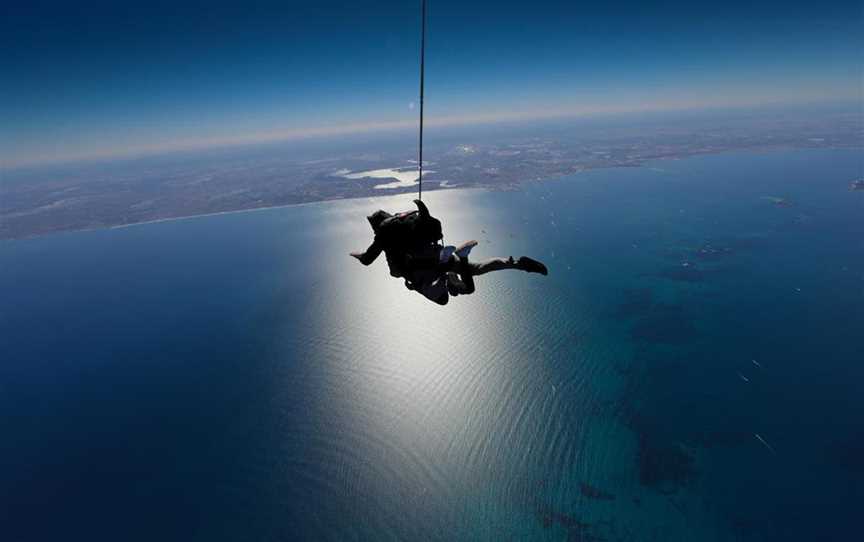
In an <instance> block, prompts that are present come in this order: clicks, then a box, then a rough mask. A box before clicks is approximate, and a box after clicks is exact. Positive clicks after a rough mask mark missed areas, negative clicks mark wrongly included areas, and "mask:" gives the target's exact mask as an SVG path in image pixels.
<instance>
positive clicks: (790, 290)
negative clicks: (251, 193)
mask: <svg viewBox="0 0 864 542" xmlns="http://www.w3.org/2000/svg"><path fill="white" fill-rule="evenodd" d="M862 173H864V167H862V157H861V156H860V153H856V152H854V151H840V150H835V151H794V152H793V151H790V152H777V153H769V154H725V155H716V156H706V157H699V158H692V159H687V160H681V161H661V162H656V163H654V164H650V167H643V168H627V169H610V170H596V171H590V172H586V173H583V174H580V175H576V176H573V177H569V178H564V179H560V180H555V181H547V182H540V183H529V184H526V185H525V186H524V187H523V189H522V190H520V191H514V192H487V191H477V190H472V191H460V190H456V191H447V192H435V193H430V194H428V195H427V196H426V199H427V200H428V204H429V206H430V208H431V209H432V211H433V213H434V214H435V215H437V216H439V217H440V218H441V219H442V220H443V222H444V227H445V234H446V235H447V239H448V241H450V242H459V241H462V240H464V239H467V238H473V237H476V238H477V239H478V240H480V241H481V244H480V246H479V247H478V248H477V249H475V252H474V255H475V257H477V258H481V257H484V256H493V255H508V254H511V253H512V254H514V255H517V256H518V255H520V254H530V255H532V256H535V257H538V258H541V259H543V260H545V261H546V262H547V263H548V264H549V267H550V269H551V274H550V276H549V277H547V278H543V277H539V276H537V275H527V274H524V273H519V272H502V273H496V274H492V275H486V276H482V277H479V278H478V279H477V284H478V291H477V293H476V294H475V295H473V296H469V297H458V298H456V299H453V300H452V301H451V303H450V304H449V305H448V306H446V307H438V306H436V305H433V304H431V303H428V302H426V301H425V300H424V299H422V298H421V297H420V296H418V295H417V294H414V293H412V292H408V291H407V290H405V289H404V287H402V285H401V283H400V282H399V281H398V280H396V279H391V278H390V277H389V276H388V275H387V272H386V268H385V264H384V262H383V261H381V262H376V264H375V265H373V266H372V267H370V268H363V267H362V266H360V265H359V264H357V263H356V262H354V261H353V260H351V259H350V258H349V257H348V256H347V252H348V251H349V250H354V249H358V248H362V247H364V246H365V244H366V243H367V242H368V240H369V238H370V232H369V230H368V225H367V224H366V222H365V218H364V217H365V215H366V214H368V213H370V212H371V211H374V210H375V209H377V208H379V207H384V208H388V209H396V210H398V209H403V208H410V199H411V198H410V197H409V196H399V197H389V198H378V199H376V200H354V201H346V202H339V203H327V204H316V205H309V206H303V207H294V208H284V209H273V210H266V211H258V212H250V213H238V214H231V215H221V216H213V217H204V218H196V219H190V220H182V221H174V222H163V223H156V224H146V225H140V226H134V227H129V228H123V229H115V230H106V231H95V232H80V233H71V234H62V235H56V236H51V237H45V238H39V239H31V240H24V241H14V242H5V243H2V244H0V299H2V306H0V310H2V313H0V357H2V361H0V435H2V440H0V539H2V540H13V541H14V540H21V541H30V540H61V539H62V540H87V541H94V540H148V541H149V540H154V539H161V540H208V541H210V540H291V539H309V540H345V539H357V540H386V539H436V540H455V539H464V540H479V539H488V540H506V539H512V540H560V539H570V540H610V541H619V540H622V541H623V540H627V541H631V540H632V541H641V540H682V541H691V540H747V541H749V540H819V539H821V540H842V539H855V538H857V537H858V536H859V533H860V527H859V520H858V516H860V503H861V502H864V393H862V391H864V384H862V382H864V363H862V361H864V356H862V352H864V193H860V192H850V191H849V190H848V188H847V186H848V183H849V182H850V181H851V180H853V179H855V178H861V177H862ZM767 197H784V198H787V199H788V201H789V202H790V203H791V205H790V206H777V205H775V204H774V203H773V202H772V200H770V199H766V198H767ZM484 232H486V233H484ZM685 264H686V265H685ZM752 360H756V363H753V361H752ZM757 363H758V365H757ZM756 435H759V436H760V437H761V438H762V439H763V440H764V443H763V442H761V441H760V440H759V439H758V438H757V437H756ZM769 447H770V448H769Z"/></svg>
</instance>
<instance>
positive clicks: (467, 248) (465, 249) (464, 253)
mask: <svg viewBox="0 0 864 542" xmlns="http://www.w3.org/2000/svg"><path fill="white" fill-rule="evenodd" d="M476 246H477V241H475V240H473V239H472V240H471V241H465V242H464V243H462V244H461V245H459V246H458V247H456V255H457V256H459V257H460V258H462V259H463V260H464V259H466V258H468V253H469V252H471V249H472V248H474V247H476Z"/></svg>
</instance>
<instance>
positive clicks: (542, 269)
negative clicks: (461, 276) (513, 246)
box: [465, 256, 549, 275]
mask: <svg viewBox="0 0 864 542" xmlns="http://www.w3.org/2000/svg"><path fill="white" fill-rule="evenodd" d="M465 267H466V269H465V274H468V275H483V274H486V273H491V272H492V271H501V270H503V269H519V270H520V271H527V272H528V273H540V274H541V275H548V274H549V270H548V269H546V266H545V265H543V264H542V263H540V262H538V261H537V260H534V259H532V258H529V257H527V256H522V257H521V258H519V259H518V260H514V259H513V256H510V257H509V258H491V259H488V260H484V261H482V262H476V263H475V262H468V263H467V265H466V266H465Z"/></svg>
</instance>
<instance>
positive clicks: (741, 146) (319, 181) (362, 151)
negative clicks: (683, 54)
mask: <svg viewBox="0 0 864 542" xmlns="http://www.w3.org/2000/svg"><path fill="white" fill-rule="evenodd" d="M739 117H740V118H739ZM739 117H734V116H731V117H730V115H728V114H726V115H720V116H706V117H699V118H696V119H695V120H694V119H690V118H684V119H678V120H675V119H672V120H670V119H668V118H667V117H666V116H657V118H653V119H649V120H645V119H641V118H640V119H635V120H634V119H630V120H628V119H619V118H614V119H611V120H607V121H605V122H600V121H595V120H592V121H590V122H589V121H579V122H576V121H568V122H563V121H562V122H559V123H557V124H556V123H551V124H548V125H543V126H527V127H526V126H508V127H500V128H499V127H493V128H488V127H487V128H486V129H485V131H484V130H478V131H476V132H467V131H464V130H463V131H456V132H454V133H452V134H438V135H434V134H430V137H429V140H430V144H429V146H428V148H427V153H426V154H427V156H429V157H431V160H430V161H429V162H428V163H425V164H424V178H423V189H424V191H429V190H438V189H449V188H454V187H458V188H464V187H476V188H489V189H500V190H507V189H514V188H516V187H518V186H519V185H520V184H521V183H523V182H532V181H538V180H543V179H550V178H556V177H562V176H567V175H573V174H577V173H579V172H582V171H586V170H590V169H596V168H611V167H640V166H643V165H644V164H646V163H647V162H649V161H650V162H655V163H656V161H657V160H677V159H682V158H686V157H690V156H695V155H702V154H714V153H723V152H730V151H771V150H777V149H814V148H860V147H861V146H862V134H861V132H860V128H859V127H858V122H857V117H856V115H855V114H851V115H850V114H833V115H826V116H824V117H818V118H817V119H815V120H814V119H813V118H811V117H802V118H801V119H800V120H798V121H796V120H794V118H792V120H790V119H789V118H787V117H783V118H782V120H778V119H777V118H776V117H771V116H769V117H760V116H756V117H753V116H752V115H749V116H748V115H739ZM796 122H797V124H796ZM526 134H531V135H530V136H526ZM433 135H434V137H432V136H433ZM316 145H317V146H313V145H311V144H310V145H307V146H306V147H300V148H292V147H291V146H289V145H287V144H285V145H282V146H280V145H275V144H274V145H269V146H262V147H255V148H251V147H250V148H241V149H225V150H221V151H220V150H217V151H212V152H200V153H197V154H173V155H168V156H162V157H145V158H137V159H134V160H133V159H128V160H121V161H115V162H112V163H84V164H67V165H57V166H50V167H41V168H18V169H15V170H11V169H6V170H5V171H3V179H2V184H0V239H16V238H25V237H31V236H37V235H45V234H50V233H55V232H63V231H73V230H87V229H97V228H109V227H117V226H124V225H130V224H137V223H144V222H151V221H158V220H167V219H176V218H183V217H191V216H197V215H207V214H215V213H223V212H232V211H242V210H250V209H259V208H267V207H277V206H285V205H294V204H301V203H309V202H318V201H329V200H337V199H345V198H361V197H370V196H380V195H389V194H399V193H404V192H413V191H414V190H416V189H417V187H416V166H417V163H416V161H415V160H414V159H413V158H414V156H415V153H416V146H415V144H414V143H413V139H412V138H410V137H401V136H400V137H398V138H393V139H391V140H382V141H381V142H380V143H378V144H377V146H376V145H373V144H370V143H369V142H368V141H365V140H363V141H359V140H358V141H356V142H355V141H347V142H342V145H341V147H339V148H337V146H333V148H330V147H328V145H329V144H328V143H326V142H321V143H320V144H316ZM851 189H852V190H862V189H864V181H855V182H853V183H852V186H851ZM772 201H773V203H774V204H775V205H778V206H786V205H788V204H789V202H787V201H786V200H785V199H783V198H772Z"/></svg>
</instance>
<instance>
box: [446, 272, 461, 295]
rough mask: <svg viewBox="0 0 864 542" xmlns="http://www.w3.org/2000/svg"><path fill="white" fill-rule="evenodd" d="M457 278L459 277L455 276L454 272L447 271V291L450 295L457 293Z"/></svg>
mask: <svg viewBox="0 0 864 542" xmlns="http://www.w3.org/2000/svg"><path fill="white" fill-rule="evenodd" d="M458 280H459V278H458V277H457V276H456V273H453V272H450V273H447V292H448V293H449V294H450V295H451V296H452V297H456V296H457V295H459V288H458V287H457V286H456V281H458Z"/></svg>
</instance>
